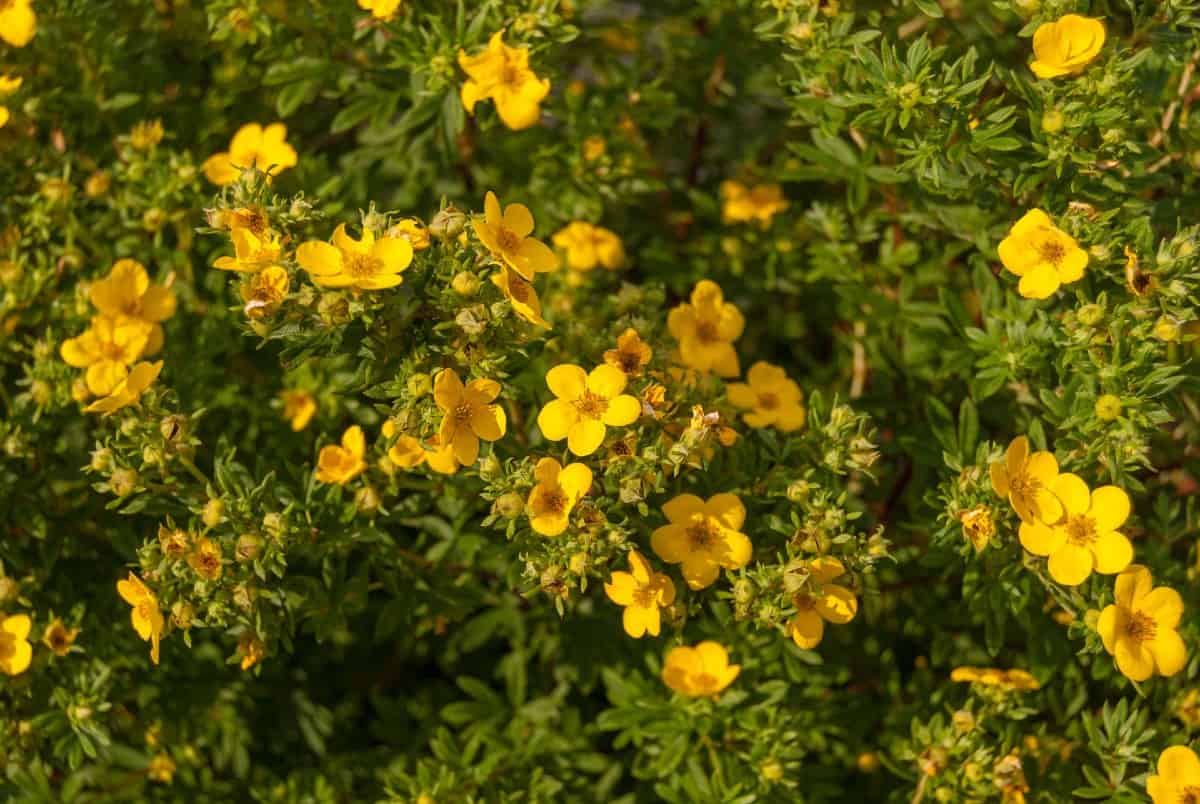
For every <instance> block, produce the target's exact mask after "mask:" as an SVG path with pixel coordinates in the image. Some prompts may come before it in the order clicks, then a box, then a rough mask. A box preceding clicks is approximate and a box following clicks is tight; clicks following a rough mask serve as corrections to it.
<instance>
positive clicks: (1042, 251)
mask: <svg viewBox="0 0 1200 804" xmlns="http://www.w3.org/2000/svg"><path fill="white" fill-rule="evenodd" d="M999 252H1000V261H1001V262H1003V263H1004V267H1005V268H1007V269H1008V271H1009V272H1010V273H1013V274H1016V275H1017V276H1019V277H1021V281H1020V282H1018V283H1017V292H1018V293H1020V294H1021V295H1022V296H1024V297H1025V298H1026V299H1045V298H1048V297H1049V296H1051V295H1053V294H1054V292H1055V291H1056V290H1058V289H1059V287H1061V286H1062V285H1066V284H1070V283H1071V282H1077V281H1078V280H1080V279H1082V278H1083V271H1084V269H1085V268H1086V267H1087V264H1088V255H1087V252H1086V251H1084V250H1083V249H1082V248H1080V247H1079V243H1077V242H1075V238H1073V237H1071V236H1070V235H1069V234H1067V233H1066V232H1064V231H1062V230H1061V229H1059V228H1058V227H1057V226H1055V225H1054V223H1053V222H1051V220H1050V217H1049V216H1048V215H1047V214H1046V213H1045V212H1042V211H1041V210H1040V209H1031V210H1030V211H1029V212H1026V213H1025V215H1024V216H1023V217H1022V218H1021V220H1019V221H1017V222H1016V223H1015V224H1013V227H1012V229H1011V230H1009V233H1008V236H1007V237H1005V238H1004V239H1003V240H1001V241H1000V247H999Z"/></svg>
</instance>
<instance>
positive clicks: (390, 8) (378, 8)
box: [358, 0, 400, 22]
mask: <svg viewBox="0 0 1200 804" xmlns="http://www.w3.org/2000/svg"><path fill="white" fill-rule="evenodd" d="M358 7H359V8H361V9H362V10H363V11H370V12H371V16H373V17H374V18H375V19H377V20H383V21H384V22H391V21H392V20H394V19H395V18H396V12H398V11H399V10H400V0H358Z"/></svg>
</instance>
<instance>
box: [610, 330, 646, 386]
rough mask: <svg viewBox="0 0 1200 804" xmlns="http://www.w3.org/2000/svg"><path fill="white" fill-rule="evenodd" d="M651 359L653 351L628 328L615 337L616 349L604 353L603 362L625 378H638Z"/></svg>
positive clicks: (634, 331) (635, 331)
mask: <svg viewBox="0 0 1200 804" xmlns="http://www.w3.org/2000/svg"><path fill="white" fill-rule="evenodd" d="M652 357H654V351H653V350H652V349H651V348H650V347H649V346H648V345H647V344H646V343H645V342H643V341H642V338H641V336H640V335H638V333H637V330H636V329H634V328H633V327H629V328H628V329H626V330H625V331H624V332H622V333H621V334H620V336H618V337H617V348H616V349H609V350H608V351H606V352H605V353H604V362H605V363H607V364H608V365H610V366H612V367H613V368H616V369H620V370H621V371H623V372H624V373H625V376H627V377H640V376H641V374H642V369H644V368H645V367H646V364H647V363H649V362H650V358H652Z"/></svg>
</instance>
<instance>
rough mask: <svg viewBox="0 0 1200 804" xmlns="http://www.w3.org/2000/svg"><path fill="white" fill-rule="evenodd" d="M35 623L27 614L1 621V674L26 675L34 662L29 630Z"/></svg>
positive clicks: (15, 615) (16, 615)
mask: <svg viewBox="0 0 1200 804" xmlns="http://www.w3.org/2000/svg"><path fill="white" fill-rule="evenodd" d="M32 627H33V623H32V622H31V621H30V619H29V615H27V614H14V615H12V616H11V617H5V618H3V621H0V673H4V674H5V675H6V676H15V675H19V674H21V673H24V672H25V671H26V670H27V669H28V668H29V663H30V662H31V661H32V660H33V646H32V645H30V644H29V629H30V628H32Z"/></svg>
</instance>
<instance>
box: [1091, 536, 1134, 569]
mask: <svg viewBox="0 0 1200 804" xmlns="http://www.w3.org/2000/svg"><path fill="white" fill-rule="evenodd" d="M1092 553H1093V554H1094V555H1095V557H1096V572H1102V573H1104V574H1105V575H1112V574H1114V573H1117V572H1121V571H1122V570H1124V569H1125V568H1126V567H1128V566H1129V562H1130V561H1133V545H1132V544H1130V543H1129V539H1126V538H1125V537H1124V536H1122V535H1121V534H1120V533H1117V532H1116V531H1112V530H1110V531H1108V532H1107V533H1102V534H1100V537H1099V538H1097V539H1096V542H1095V544H1093V545H1092Z"/></svg>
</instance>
